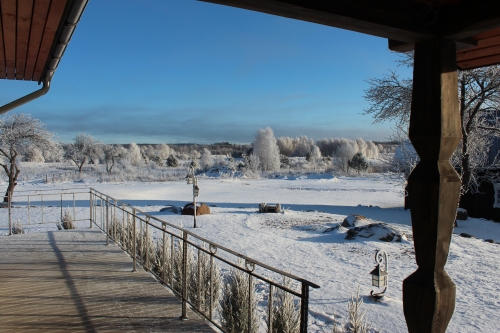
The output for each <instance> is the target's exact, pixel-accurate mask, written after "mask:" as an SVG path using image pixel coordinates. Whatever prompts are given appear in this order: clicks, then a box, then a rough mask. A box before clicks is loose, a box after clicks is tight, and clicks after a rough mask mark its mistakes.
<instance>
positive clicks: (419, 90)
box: [403, 40, 461, 333]
mask: <svg viewBox="0 0 500 333" xmlns="http://www.w3.org/2000/svg"><path fill="white" fill-rule="evenodd" d="M409 136H410V140H411V142H412V143H413V145H414V147H415V150H416V151H417V153H418V154H419V156H420V158H421V161H420V162H419V163H418V165H417V167H416V168H415V169H414V170H413V172H412V173H411V175H410V177H409V179H408V187H407V189H408V196H409V199H410V200H409V202H410V210H411V218H412V228H413V238H414V246H415V259H416V261H417V265H418V269H417V271H415V272H414V273H413V274H411V275H410V276H409V277H407V278H406V279H405V280H404V282H403V309H404V314H405V318H406V323H407V326H408V331H409V332H410V333H417V332H418V333H424V332H425V333H429V332H432V333H444V332H445V331H446V328H447V326H448V323H449V321H450V319H451V317H452V315H453V311H454V308H455V293H456V291H455V284H454V283H453V281H452V280H451V278H450V277H449V276H448V274H447V273H446V271H445V269H444V266H445V264H446V261H447V258H448V252H449V247H450V243H451V234H452V231H453V222H454V220H455V215H456V209H457V206H458V195H459V192H460V177H459V176H458V174H457V172H456V171H455V170H454V169H453V167H452V165H451V164H450V162H449V159H450V157H451V155H452V154H453V152H454V150H455V148H456V147H457V145H458V143H459V141H460V139H461V131H460V114H459V104H458V84H457V72H456V47H455V43H454V42H452V41H446V40H431V41H426V42H421V43H417V44H416V46H415V66H414V74H413V94H412V105H411V116H410V134H409Z"/></svg>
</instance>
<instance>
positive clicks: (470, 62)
mask: <svg viewBox="0 0 500 333" xmlns="http://www.w3.org/2000/svg"><path fill="white" fill-rule="evenodd" d="M498 64H500V54H496V55H491V56H488V57H483V58H475V59H467V60H463V61H458V62H457V67H458V68H459V69H462V70H464V69H474V68H479V67H484V66H493V65H498Z"/></svg>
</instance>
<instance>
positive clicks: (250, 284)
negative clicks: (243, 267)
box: [248, 274, 253, 333]
mask: <svg viewBox="0 0 500 333" xmlns="http://www.w3.org/2000/svg"><path fill="white" fill-rule="evenodd" d="M252 282H253V276H252V275H250V274H249V275H248V333H252V295H253V290H252V289H253V288H252V287H253V286H252Z"/></svg>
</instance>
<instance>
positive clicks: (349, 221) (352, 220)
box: [342, 214, 366, 228]
mask: <svg viewBox="0 0 500 333" xmlns="http://www.w3.org/2000/svg"><path fill="white" fill-rule="evenodd" d="M364 219H366V217H364V216H363V215H358V214H351V215H348V216H347V217H346V218H345V219H344V221H343V222H342V226H343V227H346V228H351V227H354V226H356V222H358V221H359V220H364Z"/></svg>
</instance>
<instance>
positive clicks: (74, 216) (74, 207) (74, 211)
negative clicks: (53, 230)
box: [73, 193, 76, 220]
mask: <svg viewBox="0 0 500 333" xmlns="http://www.w3.org/2000/svg"><path fill="white" fill-rule="evenodd" d="M73 220H76V202H75V193H73Z"/></svg>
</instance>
